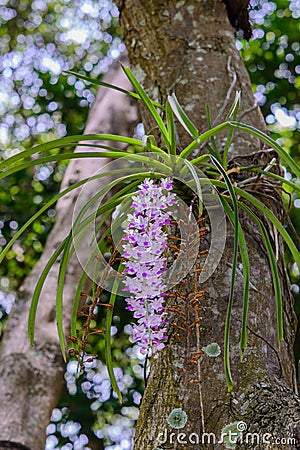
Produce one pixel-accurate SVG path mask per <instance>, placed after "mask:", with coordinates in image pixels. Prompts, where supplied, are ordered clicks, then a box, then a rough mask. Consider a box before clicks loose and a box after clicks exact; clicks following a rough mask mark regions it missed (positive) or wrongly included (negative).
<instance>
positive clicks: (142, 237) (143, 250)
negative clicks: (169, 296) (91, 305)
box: [123, 178, 175, 354]
mask: <svg viewBox="0 0 300 450" xmlns="http://www.w3.org/2000/svg"><path fill="white" fill-rule="evenodd" d="M172 188H173V185H172V182H171V180H170V179H169V178H167V179H161V181H160V184H159V185H158V184H155V183H154V181H153V180H150V179H145V180H144V181H143V182H142V183H141V184H140V185H139V190H138V192H137V194H136V195H134V196H133V197H132V199H133V201H132V204H131V207H132V208H133V213H130V214H128V216H127V219H128V221H129V223H128V224H127V227H126V230H125V236H124V238H123V240H124V241H125V243H124V244H123V250H124V251H125V253H124V255H123V256H124V257H125V258H126V261H125V262H124V265H125V266H126V269H125V270H124V273H126V276H125V279H124V284H125V286H126V287H125V290H127V291H129V292H130V294H131V296H130V297H129V298H127V300H126V301H127V304H128V306H127V309H129V310H130V311H133V316H134V318H135V319H137V323H136V324H134V325H133V339H134V342H138V343H139V344H140V346H141V353H142V354H149V351H151V350H152V351H153V352H154V353H155V351H157V350H161V349H163V348H164V346H165V344H164V342H163V341H164V340H165V339H166V338H167V336H166V328H165V326H164V325H165V324H166V322H165V316H166V313H165V312H164V296H165V295H166V294H165V292H164V291H165V286H164V282H163V280H162V277H161V275H162V274H163V272H164V271H165V270H166V269H167V266H166V264H165V262H166V258H165V257H164V255H163V252H164V250H165V249H166V248H167V234H166V232H165V231H163V227H164V226H165V225H168V224H170V212H169V211H168V210H167V208H168V207H170V206H172V205H173V204H174V203H175V194H173V193H171V192H169V191H171V190H172Z"/></svg>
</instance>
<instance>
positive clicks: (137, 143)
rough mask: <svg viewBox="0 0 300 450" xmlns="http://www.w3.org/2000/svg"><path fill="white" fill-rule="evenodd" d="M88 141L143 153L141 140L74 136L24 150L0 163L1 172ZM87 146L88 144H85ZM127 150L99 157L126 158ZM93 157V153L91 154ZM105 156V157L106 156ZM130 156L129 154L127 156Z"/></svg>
mask: <svg viewBox="0 0 300 450" xmlns="http://www.w3.org/2000/svg"><path fill="white" fill-rule="evenodd" d="M88 141H109V142H120V143H123V144H128V145H131V146H133V147H136V148H140V149H141V151H142V152H143V151H144V149H143V146H142V141H141V140H139V139H133V138H128V137H126V136H117V135H114V134H85V135H74V136H66V137H63V138H60V139H54V140H52V141H49V142H45V143H44V144H39V145H36V146H35V147H33V148H30V149H28V150H24V151H23V152H20V153H17V154H16V155H13V156H11V157H10V158H8V159H6V160H4V161H2V162H1V163H0V171H5V170H7V169H8V168H9V166H11V165H13V164H14V163H15V162H17V161H20V160H22V159H25V158H28V157H30V156H32V155H34V154H36V153H42V152H46V151H50V150H55V149H59V148H61V147H65V146H69V145H72V144H74V145H75V144H78V143H80V142H88ZM85 145H86V144H85ZM151 151H152V152H154V153H162V154H165V152H164V151H163V150H162V149H161V148H159V147H156V146H154V145H151ZM126 154H127V153H126V150H122V149H119V150H118V151H117V152H110V153H108V152H107V153H106V155H105V152H100V154H99V157H105V158H107V157H108V158H120V157H122V156H126ZM91 155H92V152H91ZM104 155H105V156H104ZM127 155H128V154H127ZM130 156H131V157H136V156H138V155H135V154H132V153H131V154H130ZM91 157H92V156H91Z"/></svg>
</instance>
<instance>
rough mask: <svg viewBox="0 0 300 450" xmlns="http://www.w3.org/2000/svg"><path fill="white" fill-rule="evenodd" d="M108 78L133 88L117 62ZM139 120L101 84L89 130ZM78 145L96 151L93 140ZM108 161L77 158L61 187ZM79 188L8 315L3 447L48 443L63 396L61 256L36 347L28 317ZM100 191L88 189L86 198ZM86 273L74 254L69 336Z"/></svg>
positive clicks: (109, 129)
mask: <svg viewBox="0 0 300 450" xmlns="http://www.w3.org/2000/svg"><path fill="white" fill-rule="evenodd" d="M125 60H126V58H125ZM109 81H110V82H112V83H113V84H116V85H119V86H121V87H123V88H124V89H130V86H129V82H128V81H127V80H126V78H125V76H124V74H123V72H122V70H121V69H120V67H119V65H118V64H117V63H115V65H114V66H112V68H111V69H110V72H109ZM136 121H137V112H136V106H135V105H132V104H131V102H130V99H129V97H127V96H125V95H124V94H122V93H120V92H117V91H111V90H108V89H106V88H102V87H101V88H100V89H99V91H98V94H97V98H96V100H95V102H94V104H93V106H92V109H91V111H90V114H89V117H88V121H87V125H86V129H85V133H86V134H88V133H115V134H124V135H130V133H132V132H133V125H134V124H135V123H136ZM79 150H82V151H91V152H92V151H94V149H93V147H89V146H88V144H87V146H86V147H84V148H83V147H80V148H79ZM108 161H109V160H107V159H98V160H96V159H95V158H93V159H90V160H88V159H85V160H83V159H80V160H72V162H71V163H70V165H69V166H68V169H67V171H66V174H65V177H64V180H63V183H62V189H63V188H67V187H68V186H70V185H71V184H74V183H76V182H77V181H79V180H81V179H85V178H88V177H90V176H91V175H92V174H93V173H94V172H95V170H97V169H99V168H100V167H102V166H103V165H104V164H106V163H107V162H108ZM93 186H95V185H94V184H93ZM79 193H80V190H79V189H76V190H74V191H72V192H71V193H69V194H68V195H67V196H65V197H62V198H61V199H60V200H59V202H58V204H57V207H56V213H57V220H56V224H55V226H54V228H53V230H52V231H51V233H50V235H49V237H48V239H47V243H46V246H45V249H44V252H43V255H42V257H41V259H40V261H39V262H38V264H37V265H36V267H35V268H34V269H33V271H32V272H31V274H30V275H29V276H28V277H27V278H26V280H25V281H24V283H23V285H22V286H21V288H20V289H19V292H18V295H17V301H16V304H15V307H14V310H13V312H12V314H11V316H10V317H9V320H8V325H7V328H6V330H5V334H4V337H3V342H2V348H1V359H0V373H1V383H0V403H1V408H0V424H1V425H0V450H2V449H8V448H9V449H12V450H17V449H23V448H24V449H25V448H26V449H29V450H41V449H43V448H44V445H45V429H46V426H47V424H48V423H49V418H50V415H51V412H52V409H53V408H54V407H55V406H56V405H57V402H58V399H59V397H60V393H61V388H62V385H63V374H64V365H63V361H62V356H61V351H60V347H59V343H58V337H57V330H56V322H55V291H56V286H57V275H58V270H59V262H56V263H55V264H54V266H53V269H52V270H51V272H50V274H49V276H48V278H47V280H46V283H45V286H44V289H43V291H42V295H41V298H40V304H39V307H38V315H37V320H36V329H35V345H34V347H33V348H30V347H29V341H28V338H27V320H28V311H29V307H30V303H31V299H32V295H33V291H34V288H35V286H36V283H37V280H38V278H39V276H40V273H41V271H42V270H43V268H44V266H45V264H46V263H47V261H48V260H49V258H50V256H51V255H52V254H53V252H54V250H55V249H56V248H57V246H58V245H59V244H60V242H61V241H62V240H63V239H64V238H65V237H66V235H67V234H68V233H69V231H70V229H71V226H72V213H73V208H74V205H75V203H76V200H77V197H78V195H79ZM95 193H96V192H89V190H88V189H85V191H84V195H85V200H86V202H87V201H88V200H89V198H90V197H91V196H92V195H94V194H95ZM83 200H84V199H83ZM81 273H82V268H81V266H80V264H78V262H77V261H76V259H75V258H74V259H72V261H71V263H70V265H69V267H68V271H67V277H66V280H65V290H64V305H65V309H64V313H65V315H64V325H65V330H66V336H69V335H70V318H71V314H70V312H71V309H72V302H73V298H74V296H75V292H76V288H77V284H78V280H79V278H80V276H81ZM22 445H23V446H25V447H23V446H22Z"/></svg>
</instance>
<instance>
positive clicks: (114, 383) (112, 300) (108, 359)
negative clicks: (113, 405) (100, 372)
mask: <svg viewBox="0 0 300 450" xmlns="http://www.w3.org/2000/svg"><path fill="white" fill-rule="evenodd" d="M123 269H124V267H123V265H122V263H121V264H120V265H119V268H118V272H119V273H121V272H122V271H123ZM119 283H120V281H119V280H118V279H117V278H115V280H114V284H113V289H112V294H111V295H110V298H109V304H110V305H112V308H110V309H107V312H106V322H105V359H106V364H107V371H108V374H109V378H110V381H111V385H112V387H113V390H114V391H115V392H116V394H117V396H118V399H119V401H120V403H122V394H121V392H120V389H119V386H118V383H117V380H116V377H115V374H114V371H113V366H112V354H111V335H110V330H111V324H112V318H113V307H114V305H115V300H116V292H117V289H118V285H119Z"/></svg>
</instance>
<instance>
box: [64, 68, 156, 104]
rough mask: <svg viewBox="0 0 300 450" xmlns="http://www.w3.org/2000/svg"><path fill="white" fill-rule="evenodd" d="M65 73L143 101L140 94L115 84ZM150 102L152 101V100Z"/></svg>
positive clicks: (74, 73)
mask: <svg viewBox="0 0 300 450" xmlns="http://www.w3.org/2000/svg"><path fill="white" fill-rule="evenodd" d="M65 73H69V74H70V75H75V76H76V77H77V78H81V79H82V80H85V81H88V82H89V83H92V84H96V85H98V86H104V87H107V88H109V89H113V90H115V91H119V92H122V93H123V94H127V95H130V96H131V97H133V98H136V99H138V100H141V97H140V96H139V95H138V94H136V93H135V92H131V91H127V90H126V89H123V88H120V87H119V86H115V85H114V84H110V83H105V82H104V81H100V80H96V79H95V78H91V77H87V76H85V75H81V74H80V73H77V72H73V71H72V70H66V71H65ZM150 101H152V100H150ZM152 104H153V105H154V106H155V107H156V108H160V109H162V110H164V107H163V106H162V105H161V104H160V103H158V102H154V101H152Z"/></svg>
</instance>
